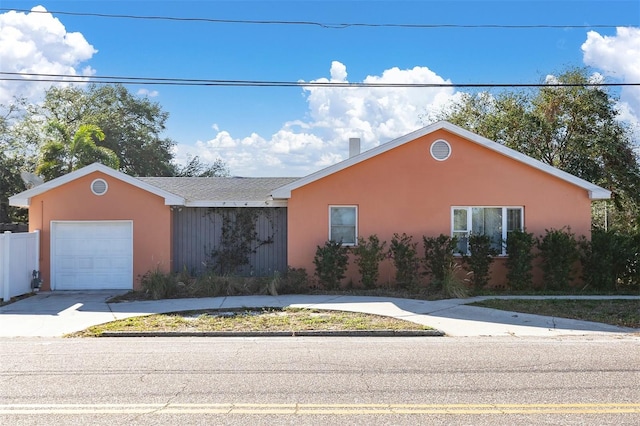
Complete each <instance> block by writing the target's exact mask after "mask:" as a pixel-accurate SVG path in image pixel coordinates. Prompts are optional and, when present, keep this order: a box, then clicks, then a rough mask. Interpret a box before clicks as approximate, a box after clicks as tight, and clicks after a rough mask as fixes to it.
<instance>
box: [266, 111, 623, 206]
mask: <svg viewBox="0 0 640 426" xmlns="http://www.w3.org/2000/svg"><path fill="white" fill-rule="evenodd" d="M442 129H444V130H447V131H448V132H450V133H453V134H455V135H458V136H460V137H462V138H464V139H467V140H469V141H471V142H473V143H476V144H478V145H482V146H484V147H486V148H488V149H491V150H493V151H496V152H498V153H500V154H502V155H504V156H506V157H509V158H512V159H514V160H516V161H519V162H521V163H524V164H526V165H528V166H530V167H533V168H535V169H538V170H540V171H543V172H545V173H548V174H550V175H552V176H555V177H557V178H559V179H562V180H564V181H566V182H569V183H571V184H573V185H576V186H578V187H581V188H583V189H585V190H586V191H587V192H588V193H589V198H590V199H592V200H607V199H609V198H611V191H608V190H606V189H604V188H602V187H600V186H598V185H594V184H592V183H591V182H588V181H586V180H584V179H581V178H579V177H577V176H574V175H572V174H570V173H567V172H564V171H562V170H560V169H557V168H555V167H553V166H550V165H548V164H545V163H543V162H541V161H538V160H536V159H534V158H532V157H529V156H528V155H525V154H523V153H521V152H518V151H516V150H514V149H511V148H508V147H506V146H504V145H501V144H499V143H497V142H494V141H492V140H490V139H487V138H485V137H482V136H480V135H478V134H476V133H473V132H470V131H469V130H466V129H463V128H462V127H459V126H456V125H455V124H451V123H449V122H448V121H439V122H437V123H434V124H431V125H429V126H426V127H423V128H421V129H418V130H416V131H414V132H411V133H409V134H407V135H404V136H401V137H399V138H397V139H394V140H392V141H390V142H387V143H383V144H381V145H378V146H377V147H375V148H372V149H370V150H368V151H365V152H363V153H361V154H359V155H356V156H354V157H351V158H349V159H347V160H344V161H341V162H340V163H336V164H334V165H332V166H329V167H327V168H325V169H322V170H319V171H317V172H315V173H312V174H310V175H308V176H305V177H303V178H300V179H298V180H296V181H294V182H292V183H290V184H288V185H284V186H282V187H280V188H277V189H276V190H274V191H273V193H272V194H271V196H272V197H273V198H276V199H288V198H291V191H293V190H294V189H297V188H300V187H302V186H305V185H307V184H309V183H312V182H314V181H316V180H320V179H322V178H324V177H326V176H329V175H331V174H333V173H336V172H338V171H340V170H343V169H346V168H347V167H351V166H352V165H354V164H357V163H360V162H362V161H365V160H368V159H369V158H372V157H375V156H376V155H379V154H382V153H384V152H386V151H389V150H391V149H394V148H396V147H398V146H400V145H403V144H405V143H407V142H410V141H412V140H414V139H417V138H420V137H422V136H425V135H427V134H429V133H433V132H435V131H437V130H442Z"/></svg>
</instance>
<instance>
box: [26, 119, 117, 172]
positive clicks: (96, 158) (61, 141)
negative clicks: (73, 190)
mask: <svg viewBox="0 0 640 426" xmlns="http://www.w3.org/2000/svg"><path fill="white" fill-rule="evenodd" d="M49 129H50V133H51V135H52V139H51V140H49V141H48V142H46V143H45V144H44V145H42V147H41V148H40V157H39V161H38V167H37V168H36V172H37V173H38V174H40V175H41V176H43V177H44V179H45V180H51V179H54V178H57V177H59V176H62V175H64V174H67V173H69V172H72V171H73V170H77V169H79V168H81V167H84V166H88V165H89V164H91V163H94V162H101V163H103V164H104V165H106V166H109V167H112V168H114V169H117V168H118V165H119V164H118V163H119V161H118V156H117V155H116V154H115V152H113V151H111V150H110V149H109V148H106V147H104V146H99V145H97V144H96V142H100V141H103V140H104V133H103V132H102V130H101V129H100V128H99V127H98V126H95V125H92V124H82V125H80V127H78V130H77V131H76V132H75V133H74V134H73V135H72V134H71V133H70V132H69V129H68V128H67V127H66V126H65V125H63V124H62V123H60V122H55V121H54V122H52V123H50V124H49Z"/></svg>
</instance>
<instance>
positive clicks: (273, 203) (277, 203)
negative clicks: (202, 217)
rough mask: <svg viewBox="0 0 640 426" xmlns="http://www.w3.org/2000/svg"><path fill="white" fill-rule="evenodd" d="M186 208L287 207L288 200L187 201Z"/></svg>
mask: <svg viewBox="0 0 640 426" xmlns="http://www.w3.org/2000/svg"><path fill="white" fill-rule="evenodd" d="M184 206H185V207H287V201H286V200H264V201H259V200H244V201H243V200H223V201H210V200H196V201H187V202H185V203H184Z"/></svg>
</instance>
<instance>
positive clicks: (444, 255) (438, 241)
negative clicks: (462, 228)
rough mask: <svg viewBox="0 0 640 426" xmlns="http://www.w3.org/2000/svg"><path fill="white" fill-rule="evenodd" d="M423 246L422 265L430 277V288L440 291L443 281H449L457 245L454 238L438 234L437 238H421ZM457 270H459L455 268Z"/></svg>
mask: <svg viewBox="0 0 640 426" xmlns="http://www.w3.org/2000/svg"><path fill="white" fill-rule="evenodd" d="M422 242H423V245H424V258H423V259H422V260H423V265H424V268H425V270H426V271H427V274H428V275H429V276H430V277H431V286H432V287H434V288H435V289H440V288H442V286H443V283H444V281H445V279H449V280H450V279H451V271H452V269H453V265H454V264H455V263H456V259H455V256H454V253H455V251H456V247H457V245H458V239H457V238H456V237H450V236H448V235H444V234H440V235H439V236H438V237H425V236H423V237H422ZM457 269H459V268H457Z"/></svg>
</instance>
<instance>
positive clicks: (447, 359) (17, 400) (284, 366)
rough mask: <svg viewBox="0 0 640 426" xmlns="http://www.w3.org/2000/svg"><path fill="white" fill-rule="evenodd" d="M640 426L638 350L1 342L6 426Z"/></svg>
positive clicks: (559, 342)
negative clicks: (376, 425)
mask: <svg viewBox="0 0 640 426" xmlns="http://www.w3.org/2000/svg"><path fill="white" fill-rule="evenodd" d="M543 423H547V424H598V425H602V424H612V425H613V424H615V425H623V424H629V425H631V424H633V425H635V424H640V338H638V336H630V337H627V338H620V337H618V338H609V337H595V338H588V339H587V338H526V339H519V340H513V339H512V338H447V337H427V338H425V337H422V338H398V337H394V338H370V337H369V338H300V337H298V338H291V337H288V338H147V339H145V338H137V339H136V338H116V339H60V338H16V339H0V424H2V425H5V424H7V425H19V424H24V425H27V424H28V425H33V424H43V425H44V424H47V425H49V424H78V425H80V424H82V425H84V424H110V425H119V424H127V425H129V424H142V425H151V424H153V425H157V424H180V425H196V424H251V425H256V424H265V425H266V424H270V425H273V424H296V425H299V424H314V425H316V424H340V425H344V424H362V425H375V424H380V425H382V424H384V425H387V424H398V425H416V424H473V425H489V424H491V425H495V424H509V425H512V424H543Z"/></svg>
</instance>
